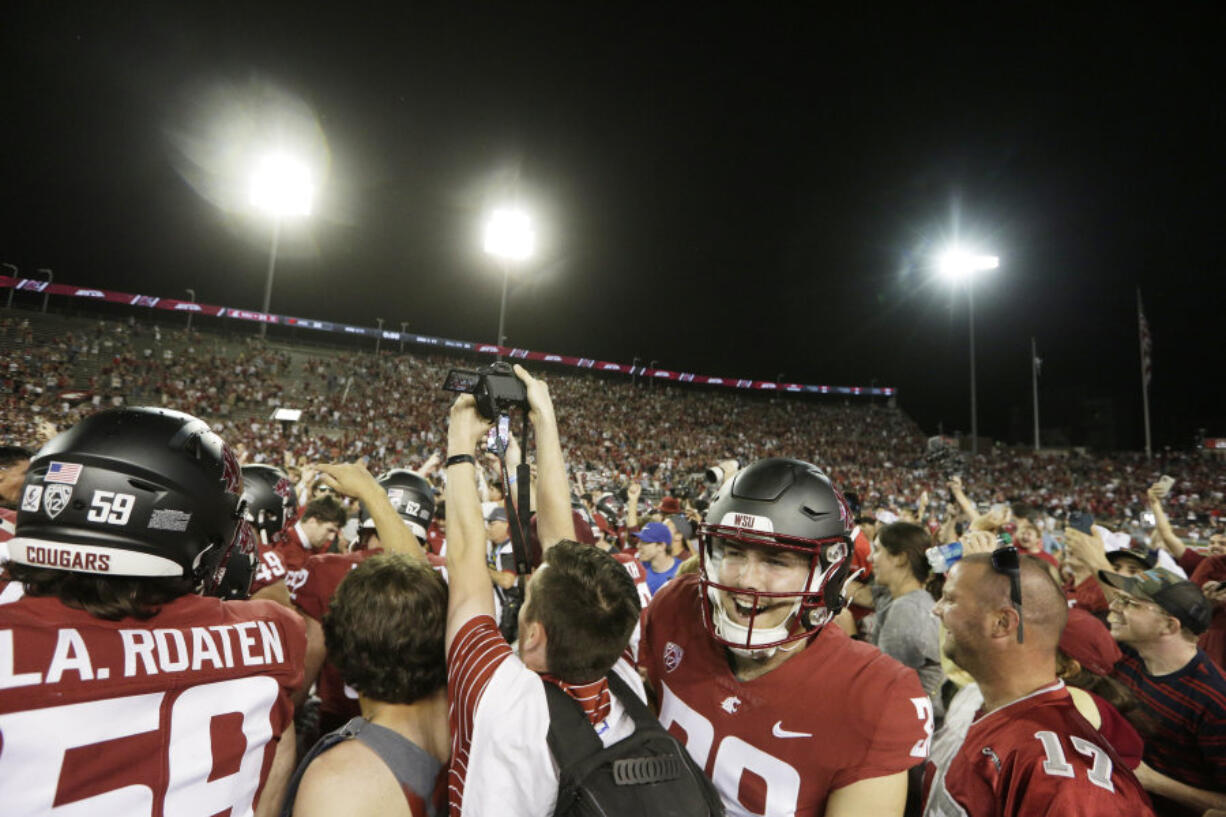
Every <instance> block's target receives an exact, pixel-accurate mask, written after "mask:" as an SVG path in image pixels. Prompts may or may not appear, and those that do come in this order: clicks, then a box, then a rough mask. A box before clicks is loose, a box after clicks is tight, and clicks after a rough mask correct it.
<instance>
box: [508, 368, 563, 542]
mask: <svg viewBox="0 0 1226 817" xmlns="http://www.w3.org/2000/svg"><path fill="white" fill-rule="evenodd" d="M515 375H516V376H517V377H518V378H519V379H520V380H522V381H523V382H524V387H525V388H526V389H527V392H528V419H529V420H531V421H532V429H533V431H534V432H535V433H536V465H537V475H536V502H537V505H536V528H537V532H538V533H539V534H540V537H541V551H542V552H545V551H548V550H549V548H551V547H553V546H554V545H556V544H557V543H558V542H560V541H562V540H563V539H571V540H573V539H574V538H575V518H574V516H572V515H571V510H570V485H569V483H568V482H567V480H566V461H565V460H564V459H563V457H562V441H561V439H560V438H559V437H558V420H557V417H556V416H555V414H554V410H553V399H552V398H551V397H550V396H549V387H548V386H547V385H545V381H543V380H537V379H536V378H535V377H533V376H532V375H530V374H528V372H527V371H526V370H525V369H524V367H523V366H518V365H517V366H516V367H515Z"/></svg>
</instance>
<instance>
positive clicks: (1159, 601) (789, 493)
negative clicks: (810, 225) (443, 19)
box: [0, 317, 1226, 817]
mask: <svg viewBox="0 0 1226 817" xmlns="http://www.w3.org/2000/svg"><path fill="white" fill-rule="evenodd" d="M39 329H40V327H39V325H38V323H37V321H30V320H29V319H18V318H13V317H9V318H5V319H2V320H0V348H3V349H4V351H5V353H6V354H7V355H8V358H9V365H8V367H7V371H6V372H5V373H4V379H3V383H0V387H2V389H3V395H0V398H2V399H3V405H2V412H0V444H3V445H4V446H6V447H3V448H0V523H3V528H0V548H7V555H8V557H9V558H10V561H9V563H8V567H7V571H8V573H7V576H5V579H7V581H5V580H4V579H0V740H2V741H3V742H2V743H0V747H3V748H0V790H3V791H6V792H20V793H19V795H17V796H14V797H12V798H11V799H8V802H9V803H10V806H8V807H6V809H5V810H6V813H7V809H8V808H10V807H11V808H13V809H14V811H13V812H12V813H15V814H27V813H28V814H36V813H47V812H48V811H50V810H51V807H52V804H53V803H54V804H56V805H59V804H73V803H76V804H77V805H79V806H80V807H82V808H89V809H90V810H91V813H117V814H118V813H124V814H127V813H148V812H153V813H165V814H175V813H187V812H188V811H193V809H197V810H198V809H203V811H204V812H205V813H216V812H220V811H225V810H227V809H229V813H231V814H243V813H255V814H261V815H263V814H277V813H283V814H294V815H313V814H317V813H318V814H325V813H328V814H331V813H337V812H344V813H358V814H361V813H367V812H369V813H372V814H374V813H379V814H412V815H425V814H438V813H442V812H443V811H446V810H449V811H450V813H451V814H452V815H460V814H486V813H490V814H494V813H497V814H542V815H547V814H552V813H557V814H578V813H585V812H583V811H582V810H581V805H582V803H583V802H586V801H585V800H584V798H588V800H591V801H594V802H599V803H601V804H602V807H604V808H606V809H610V808H611V809H612V811H611V812H610V813H631V812H632V811H639V812H642V813H644V814H646V815H650V814H654V813H685V814H709V813H724V812H725V811H726V813H729V814H761V815H767V814H770V815H778V814H802V815H819V814H829V815H862V814H873V815H876V814H883V815H888V814H904V813H905V814H908V815H919V814H924V815H934V817H942V816H943V815H958V814H961V815H965V814H970V815H981V814H983V815H989V814H991V815H1025V816H1026V817H1029V815H1032V814H1033V815H1038V814H1086V815H1107V814H1111V815H1134V814H1135V815H1149V814H1158V815H1193V814H1195V815H1205V816H1206V817H1222V815H1226V677H1224V676H1223V672H1222V669H1221V667H1222V665H1223V663H1226V532H1224V530H1223V527H1222V522H1221V519H1220V511H1221V508H1222V506H1223V504H1224V501H1223V489H1224V488H1226V467H1224V466H1223V463H1222V461H1221V460H1218V459H1212V458H1207V457H1203V456H1200V455H1199V454H1196V453H1191V452H1174V453H1172V452H1166V453H1165V454H1164V455H1162V456H1161V457H1160V458H1159V459H1157V460H1156V461H1154V462H1147V461H1146V460H1145V459H1144V458H1143V457H1140V456H1137V455H1135V454H1108V455H1103V454H1095V455H1087V454H1077V453H1064V454H1062V455H1059V456H1051V455H1041V454H1035V453H1034V452H1023V451H1018V450H1014V449H1009V448H1005V447H994V448H992V449H990V450H989V451H988V452H986V453H985V454H983V455H980V456H978V457H974V458H972V457H969V456H966V455H961V454H957V453H954V452H953V451H951V450H949V449H947V448H945V447H944V446H943V445H941V444H939V443H938V444H937V445H935V446H932V445H929V444H928V441H927V438H926V437H925V435H924V434H923V433H922V432H921V431H920V429H919V428H918V427H917V426H916V424H915V423H914V422H913V421H911V420H910V419H909V418H908V417H907V416H906V415H905V414H904V413H903V412H901V411H900V410H898V409H897V408H896V407H894V406H893V405H887V404H881V403H874V404H853V403H849V402H843V401H840V402H813V401H809V400H792V399H786V398H779V397H776V398H773V399H764V398H758V397H749V396H745V395H738V394H733V393H727V392H714V391H699V390H691V389H686V388H684V387H670V386H665V385H662V384H658V383H654V384H649V385H648V384H643V383H631V382H625V381H619V380H610V379H603V378H598V377H594V376H590V375H574V374H569V373H561V372H548V373H542V372H536V373H535V374H536V376H535V377H534V376H533V375H532V374H529V373H528V372H526V371H524V370H523V369H522V368H518V367H517V368H516V370H515V375H514V376H515V378H516V379H517V380H518V382H519V383H521V384H523V386H524V388H525V395H526V396H525V398H524V402H525V404H526V408H527V414H528V417H529V419H530V421H531V426H532V435H531V436H530V438H529V439H530V442H529V443H528V444H527V445H526V448H527V450H526V451H524V452H522V453H521V450H520V442H521V441H519V440H517V439H515V437H512V438H511V439H510V440H509V441H508V442H507V443H506V444H505V445H504V447H503V450H502V457H501V458H500V457H499V456H498V455H497V454H492V453H489V451H488V448H489V447H490V443H489V442H488V440H489V438H488V437H487V430H488V429H489V428H490V418H489V417H487V416H486V415H485V414H484V413H483V410H482V409H479V408H478V405H477V403H476V402H475V401H474V400H473V398H472V397H469V396H461V397H459V398H456V396H455V395H454V394H450V393H447V392H443V391H441V389H440V388H439V386H440V384H441V383H442V382H443V378H444V376H445V375H446V373H447V371H448V370H449V369H450V368H452V367H462V368H473V364H472V363H471V362H468V361H463V360H454V359H450V358H447V357H444V356H431V355H425V356H423V355H415V354H400V353H398V352H395V351H389V352H386V353H384V354H382V355H379V356H378V357H376V356H375V355H373V354H370V353H348V352H342V353H331V352H320V351H310V350H303V349H298V348H292V347H283V346H275V345H267V346H266V345H261V344H258V343H256V342H254V341H246V340H244V341H230V340H222V339H219V338H217V337H211V336H209V335H207V334H206V335H200V334H194V335H191V336H185V335H184V334H183V333H182V332H169V331H166V330H161V329H153V328H150V327H143V326H140V325H139V324H137V323H136V322H134V321H133V322H128V323H115V322H102V321H99V322H96V324H94V323H91V324H90V325H88V326H74V327H73V328H72V329H71V330H66V331H59V332H53V333H42V334H40V331H39ZM542 377H543V379H542ZM546 380H547V381H548V385H546V382H545V381H546ZM141 405H143V406H148V407H150V408H149V409H136V410H128V409H126V408H122V407H127V406H141ZM278 407H290V408H298V409H302V410H303V417H302V419H301V420H300V421H298V422H297V423H293V424H284V423H281V422H277V421H273V420H271V419H269V415H270V413H271V411H272V409H274V408H278ZM179 412H185V414H180V413H179ZM188 415H195V416H196V417H200V418H202V419H203V421H204V422H203V423H201V422H200V421H199V420H196V419H195V418H194V417H192V416H188ZM512 428H513V429H514V430H516V431H518V422H516V423H515V424H513V425H512ZM116 440H118V441H120V442H122V443H123V445H122V446H117V444H116V442H115V441H116ZM44 444H45V446H46V447H45V448H42V449H41V453H37V454H36V453H35V452H36V451H39V449H40V446H43V445H44ZM925 452H927V456H925ZM521 461H525V462H526V463H527V464H526V465H525V467H524V468H517V467H516V466H517V465H519V464H520V462H521ZM240 465H241V466H242V468H241V475H240V473H239V466H240ZM150 469H152V470H150ZM151 473H152V474H154V475H156V478H155V477H153V476H150V474H151ZM1168 474H1169V475H1170V478H1164V475H1168ZM374 475H379V476H378V477H377V478H376V476H374ZM157 479H165V480H166V483H165V485H164V486H163V487H161V488H160V490H155V489H156V488H157V487H158V486H148V488H149V491H150V493H149V496H150V497H154V496H156V497H158V498H156V499H147V498H146V497H145V495H144V494H142V493H140V491H141V490H142V488H141V486H142V485H143V483H144V482H146V481H150V480H152V481H155V482H156V481H157ZM520 480H525V481H527V482H528V483H529V484H530V490H529V491H528V492H527V493H526V494H525V495H526V496H527V497H528V509H527V510H526V511H523V512H522V518H523V519H525V520H527V518H528V517H529V516H531V520H530V524H529V525H528V526H527V527H526V529H525V530H524V531H523V536H522V537H521V536H520V535H519V520H520V518H521V510H522V508H519V507H517V505H522V501H521V500H520V492H519V488H518V486H517V482H519V481H520ZM125 486H129V487H125ZM130 486H136V488H135V490H136V493H127V492H129V491H133V490H134V489H133V488H132V487H130ZM192 486H195V487H192ZM86 490H89V491H92V492H93V493H92V495H89V496H87V495H86V494H85V493H84V492H85V491H86ZM214 494H216V496H214ZM240 497H241V499H242V500H245V502H246V505H243V504H242V503H241V502H240ZM87 499H92V502H87V501H86V500H87ZM146 502H149V503H152V504H148V505H147V504H145V503H146ZM175 502H178V503H180V505H181V507H178V506H176V507H167V506H165V503H171V504H172V505H173V504H174V503H175ZM158 503H162V504H158ZM218 508H222V509H223V511H218ZM226 508H229V509H230V510H229V512H224V509H226ZM137 517H139V518H140V519H141V520H146V519H147V520H148V522H147V526H146V525H145V524H144V523H143V522H142V524H141V525H136V524H135V523H134V522H133V523H132V524H131V526H130V525H129V520H130V519H136V518H137ZM240 518H243V519H245V520H246V521H240ZM192 520H195V521H192ZM208 524H212V525H214V527H215V528H216V530H213V529H212V528H208V527H207V525H208ZM119 534H122V536H120V539H122V543H121V544H116V542H117V541H120V540H119V539H117V538H116V537H117V536H118V535H119ZM123 537H127V538H123ZM5 540H7V541H5ZM951 543H952V544H951ZM941 546H946V547H944V548H943V549H940V550H939V551H938V550H937V549H938V548H941ZM223 554H224V558H223ZM0 555H2V554H0ZM159 556H161V557H163V558H160V559H159V558H158V557H159ZM521 558H523V559H525V560H526V562H527V564H526V566H524V567H519V568H518V572H517V565H518V563H519V562H520V559H521ZM108 560H109V561H108ZM167 560H169V563H171V564H177V565H179V567H178V568H175V569H174V570H172V571H171V572H167V563H168V561H167ZM114 565H123V567H122V568H115V567H114ZM546 567H548V569H545V568H546ZM938 568H939V571H938ZM178 570H181V575H177V574H176V571H178ZM525 571H526V572H525ZM153 576H159V577H161V578H151V577H153ZM132 577H142V578H132ZM200 593H203V594H204V595H205V597H201V596H200V595H197V594H200ZM117 598H118V600H116V599H117ZM218 599H221V600H218ZM389 622H392V623H393V624H394V626H388V624H389ZM210 633H211V634H210ZM223 652H224V657H223ZM120 667H122V668H123V678H122V679H118V678H112V679H110V680H108V675H114V676H118V675H119V668H120ZM100 668H105V670H104V669H100ZM636 670H637V671H636ZM163 695H164V696H167V697H165V699H164V700H165V704H163V703H161V701H163V698H162V697H161V696H163ZM153 697H157V701H153V702H152V703H151V704H149V705H151V706H153V707H154V708H153V710H150V711H151V712H152V713H153V714H152V715H151V716H150V718H151V719H149V718H146V717H145V715H144V710H141V709H140V707H141V706H144V705H145V703H144V702H145V701H146V700H149V701H152V699H153ZM188 702H190V704H191V705H190V706H189V703H188ZM192 707H195V710H193V709H192ZM571 708H573V713H574V717H573V718H572V715H571V714H568V713H570V712H571ZM121 712H122V713H126V714H121ZM157 712H162V714H161V715H158V714H156V713H157ZM167 712H169V713H170V714H169V715H167V714H166V713H167ZM193 712H194V714H192V713H193ZM210 717H211V718H212V720H210ZM116 718H119V719H121V720H122V719H125V718H127V719H130V721H131V724H130V725H129V726H119V725H116V724H117V721H116ZM159 718H161V720H159ZM166 718H170V723H169V725H168V722H167V721H166V720H165V719H166ZM180 718H182V722H183V723H187V724H195V726H194V727H192V726H189V727H188V728H187V729H186V730H184V729H183V728H182V727H179V726H176V724H179V723H180ZM226 718H229V720H225V719H226ZM657 718H658V721H657ZM95 721H97V723H95ZM138 723H139V724H143V725H140V726H138V725H136V724H138ZM563 724H566V725H565V726H563ZM57 725H62V729H63V730H64V731H65V733H66V734H65V735H64V736H62V737H58V738H56V739H54V740H52V739H49V738H47V737H46V736H47V735H48V734H57V733H56V729H57ZM661 726H662V727H664V729H666V730H667V732H665V731H664V730H662V729H660V728H659V727H661ZM193 728H194V729H195V731H192V729H193ZM233 729H239V730H240V731H241V733H242V734H241V735H240V736H239V737H238V740H237V741H235V740H234V739H233V738H232V737H228V735H229V732H227V730H233ZM125 730H127V731H125ZM653 730H654V731H653ZM76 733H79V734H76ZM138 733H140V734H146V733H147V734H146V737H145V738H143V740H144V742H143V743H142V744H140V745H141V746H142V747H143V748H142V749H140V750H139V751H137V752H135V753H134V752H133V750H132V749H131V748H130V747H132V746H135V744H130V743H124V742H123V741H132V740H136V738H135V737H134V736H135V735H137V734H138ZM235 734H237V733H235ZM176 735H177V736H178V737H176ZM185 735H187V736H192V737H184V736H185ZM669 735H671V736H672V737H669ZM176 740H177V741H179V743H176V742H175V741H176ZM185 740H186V741H188V742H190V741H196V743H195V744H194V745H195V746H196V747H197V749H196V751H197V752H200V751H201V748H200V747H204V749H205V750H208V749H209V747H211V752H212V754H211V757H212V764H211V770H210V764H208V763H204V764H203V765H200V764H197V766H198V768H196V770H195V771H194V772H193V771H192V770H191V769H192V768H194V767H191V766H190V764H187V763H185V762H184V761H183V758H184V757H186V755H184V753H183V752H184V750H183V749H182V748H176V747H180V744H181V743H182V742H183V741H185ZM108 741H116V743H115V744H114V745H113V746H111V747H110V748H112V749H114V757H115V758H116V760H114V761H112V762H105V761H104V762H97V761H86V760H85V759H84V758H83V756H82V755H81V754H80V752H81V750H82V749H83V748H84V747H87V746H97V747H101V746H104V745H106V743H107V742H108ZM619 747H620V749H619ZM618 751H620V752H622V754H623V756H625V753H626V752H628V751H629V752H631V755H629V756H630V757H638V756H639V755H644V756H650V757H653V758H656V759H657V761H656V762H655V763H656V765H650V764H649V765H648V766H646V767H643V766H642V765H641V763H640V765H639V766H636V767H634V768H638V769H642V768H649V769H652V770H655V771H656V772H658V771H659V770H661V769H668V770H670V771H668V773H667V774H660V775H657V776H656V777H651V775H650V774H648V775H647V777H644V778H641V779H639V778H635V777H634V775H633V774H631V775H630V779H629V781H628V782H627V780H622V783H623V785H622V786H620V787H617V786H612V785H611V784H608V783H607V781H605V779H604V778H602V777H600V776H599V775H596V774H592V775H590V776H587V777H585V776H584V775H585V774H586V773H585V772H581V771H578V769H580V768H581V767H582V764H583V762H587V761H589V760H590V761H602V762H605V763H607V764H609V768H614V769H615V768H617V767H616V763H615V761H614V759H613V753H616V752H618ZM166 753H169V754H168V755H167V756H168V757H169V758H170V760H169V763H170V766H169V769H170V771H169V777H167V776H166V772H165V771H163V772H160V773H159V772H157V771H156V770H155V767H156V766H157V764H164V763H165V757H164V755H166ZM606 755H608V757H606ZM98 756H99V757H106V756H107V753H105V752H103V753H100V754H99V755H98ZM203 756H204V757H205V758H206V759H207V758H208V757H210V753H209V751H203ZM661 758H662V760H661ZM682 761H684V762H682ZM636 762H638V761H636ZM125 764H131V767H130V768H127V770H126V771H125V770H124V767H125ZM146 766H148V768H149V769H150V770H151V771H149V772H148V775H149V776H148V777H147V776H146V772H145V771H143V770H144V769H145V767H146ZM601 768H603V766H602V767H601ZM653 773H654V772H653ZM159 774H160V775H161V777H159ZM615 774H617V773H616V772H615ZM622 774H623V777H624V776H625V768H623V769H622ZM647 778H650V779H647ZM158 781H160V782H158ZM358 781H362V782H361V783H360V784H359V785H351V784H357V783H358ZM146 787H147V788H146ZM144 791H147V792H148V795H147V796H146V795H145V794H142V792H144ZM619 798H620V799H619ZM636 798H637V799H636ZM610 804H616V805H613V806H611V805H610ZM159 810H160V811H159ZM193 813H195V811H193Z"/></svg>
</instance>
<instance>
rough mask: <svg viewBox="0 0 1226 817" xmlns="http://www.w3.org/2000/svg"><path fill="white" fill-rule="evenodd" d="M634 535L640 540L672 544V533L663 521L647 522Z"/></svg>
mask: <svg viewBox="0 0 1226 817" xmlns="http://www.w3.org/2000/svg"><path fill="white" fill-rule="evenodd" d="M635 536H637V537H638V539H639V541H640V542H655V543H660V544H665V545H670V544H672V541H673V533H672V531H670V530H669V529H668V525H665V524H664V523H663V522H648V523H647V524H646V525H644V526H643V529H642V530H640V531H639V532H638V533H637V534H635Z"/></svg>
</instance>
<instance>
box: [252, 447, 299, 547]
mask: <svg viewBox="0 0 1226 817" xmlns="http://www.w3.org/2000/svg"><path fill="white" fill-rule="evenodd" d="M243 499H245V500H246V501H247V510H246V517H247V521H248V522H250V523H251V524H252V525H253V526H254V527H255V529H256V532H257V533H258V534H259V536H260V541H261V542H263V543H264V544H268V543H269V542H271V541H272V538H273V537H274V536H276V535H277V534H278V533H280V532H281V531H282V530H284V529H285V528H286V526H288V525H289V524H290V523H291V522H293V521H294V517H295V516H297V515H298V496H297V494H295V493H294V486H293V485H291V484H290V481H289V476H287V475H286V473H285V472H284V471H282V470H281V469H280V468H277V467H276V466H274V465H263V464H258V465H244V466H243Z"/></svg>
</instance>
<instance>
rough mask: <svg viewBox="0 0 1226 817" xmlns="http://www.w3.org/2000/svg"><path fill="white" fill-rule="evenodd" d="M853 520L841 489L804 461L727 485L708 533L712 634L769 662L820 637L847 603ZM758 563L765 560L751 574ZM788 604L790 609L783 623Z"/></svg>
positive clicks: (780, 462)
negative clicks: (793, 645) (845, 588)
mask: <svg viewBox="0 0 1226 817" xmlns="http://www.w3.org/2000/svg"><path fill="white" fill-rule="evenodd" d="M849 523H850V511H849V510H848V509H847V507H846V501H845V500H844V499H843V498H842V495H841V494H840V493H839V492H838V489H836V488H835V487H834V486H833V485H832V484H831V483H830V480H829V479H828V478H827V477H826V476H825V474H823V473H822V472H821V471H820V470H818V469H817V468H816V467H814V466H812V465H809V464H808V463H804V462H800V461H799V460H789V459H769V460H762V461H760V462H758V463H755V464H754V465H751V466H749V467H748V468H746V469H744V470H743V471H741V472H740V473H739V474H738V475H737V476H736V478H734V479H733V480H731V481H729V482H728V483H727V484H725V485H724V487H723V489H722V490H721V491H720V493H719V495H718V496H717V497H716V499H715V500H714V501H713V502H712V504H711V507H710V508H709V509H708V512H707V516H706V520H705V521H704V523H703V524H702V525H701V526H700V528H699V558H700V562H699V565H700V572H699V583H700V587H701V590H702V592H701V598H702V614H703V622H704V624H705V626H706V627H707V630H708V632H709V633H710V635H711V637H712V638H714V639H715V641H717V642H718V643H720V644H722V645H724V646H726V647H728V648H729V649H731V650H733V651H734V652H735V653H737V654H740V655H743V656H746V657H753V658H765V657H769V656H770V655H773V654H774V653H775V651H777V650H778V649H780V648H784V649H788V648H787V647H786V645H788V644H791V643H793V642H802V640H804V639H808V638H810V637H811V636H813V635H815V634H816V633H817V632H819V631H820V630H821V628H822V627H823V626H825V624H826V623H827V622H829V621H830V619H831V618H833V617H834V616H835V615H836V614H837V613H838V612H839V611H840V610H841V609H842V607H843V605H844V599H843V596H842V589H843V583H844V581H845V579H846V576H847V570H848V566H849V558H848V557H849V555H850V552H851V540H850V536H849V533H850V528H849ZM752 551H757V553H756V554H754V553H752ZM729 552H731V554H732V555H733V558H734V559H735V560H736V561H735V562H732V563H729V559H728V555H727V554H728V553H729ZM787 554H795V555H794V556H791V555H787ZM797 556H799V557H801V558H799V559H797V558H796V557H797ZM750 562H756V563H758V566H757V567H754V568H753V570H752V572H750V568H749V564H750ZM789 563H790V566H789ZM772 565H773V566H772ZM764 585H765V586H764ZM781 603H786V604H788V605H789V608H790V609H789V610H788V611H787V614H786V615H785V616H784V617H783V618H782V620H774V619H777V613H776V612H774V611H776V610H777V609H778V607H779V606H780V604H781ZM729 605H732V606H735V607H739V608H744V609H736V610H729V609H728V606H729ZM772 620H774V621H772ZM793 649H794V648H793Z"/></svg>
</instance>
